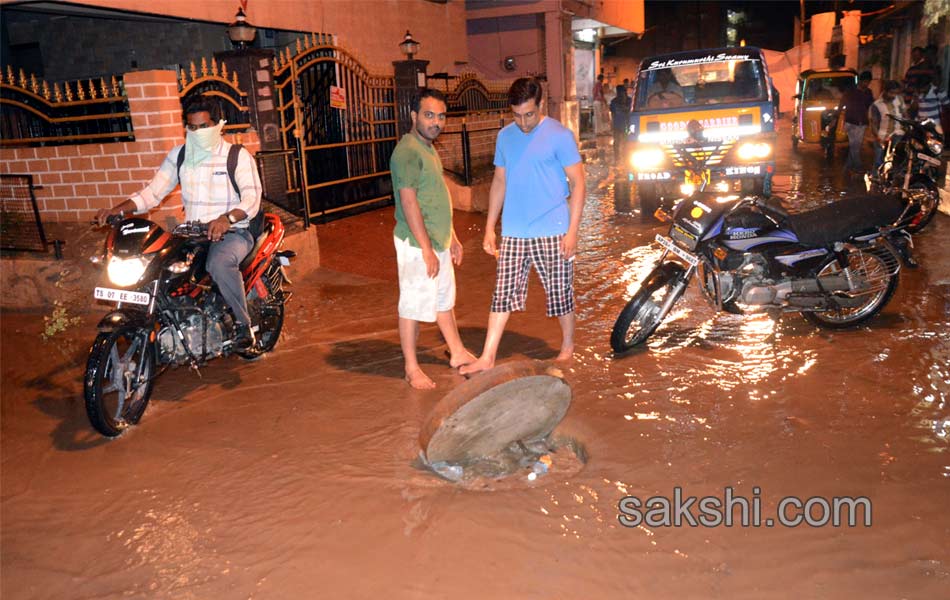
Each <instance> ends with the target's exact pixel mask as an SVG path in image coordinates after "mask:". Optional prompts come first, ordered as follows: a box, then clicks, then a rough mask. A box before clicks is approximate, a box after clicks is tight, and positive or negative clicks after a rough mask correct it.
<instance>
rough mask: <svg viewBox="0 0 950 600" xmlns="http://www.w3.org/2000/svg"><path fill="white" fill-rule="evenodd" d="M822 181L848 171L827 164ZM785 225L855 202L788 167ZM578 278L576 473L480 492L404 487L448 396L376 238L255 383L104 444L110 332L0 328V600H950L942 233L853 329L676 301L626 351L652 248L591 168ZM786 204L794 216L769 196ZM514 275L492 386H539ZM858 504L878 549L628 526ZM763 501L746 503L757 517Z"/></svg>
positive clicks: (532, 303)
mask: <svg viewBox="0 0 950 600" xmlns="http://www.w3.org/2000/svg"><path fill="white" fill-rule="evenodd" d="M839 161H840V159H839ZM783 170H784V172H785V173H787V174H788V175H787V179H786V180H785V181H784V182H781V183H780V185H778V186H777V188H778V191H779V192H780V193H781V194H783V195H786V196H788V197H789V200H788V203H789V204H791V205H794V206H808V205H810V204H817V203H821V202H823V201H825V193H827V192H829V191H831V192H832V193H833V192H834V190H841V189H843V188H844V187H846V186H847V184H848V181H847V179H843V178H842V176H841V175H839V174H837V173H836V172H834V171H833V170H832V169H829V168H823V161H821V160H820V158H819V157H818V153H817V151H815V152H812V153H810V154H809V153H808V152H807V151H806V152H805V153H803V155H802V156H801V157H793V156H791V155H790V154H789V153H785V152H783V153H782V154H781V155H780V164H779V173H780V174H782V173H783ZM588 185H589V188H590V193H589V200H588V205H587V208H586V210H585V219H584V224H583V232H582V233H583V235H582V240H581V244H580V254H579V259H578V266H577V269H578V270H577V294H578V306H579V312H578V318H579V321H578V351H577V355H576V361H575V363H574V365H573V366H572V367H571V368H569V369H567V373H566V376H567V379H568V380H569V381H570V382H571V384H572V386H573V388H574V394H575V397H574V403H573V405H572V407H571V409H570V411H569V413H568V416H567V418H566V419H565V421H564V423H563V424H562V427H561V431H562V432H565V433H567V434H570V435H573V436H575V437H577V438H578V439H580V440H581V441H582V442H583V443H584V444H585V446H586V448H587V451H588V453H589V456H590V459H589V462H588V463H587V465H586V466H585V467H584V469H583V470H581V471H580V472H579V473H578V474H576V475H574V476H573V477H572V478H570V479H561V478H558V477H557V475H556V474H552V475H551V476H549V477H542V478H540V479H538V480H537V481H536V482H534V483H532V484H530V485H527V484H526V485H525V486H524V487H523V488H522V489H515V490H507V491H504V492H486V493H478V492H473V491H465V490H459V489H457V488H455V487H453V486H452V485H451V484H448V483H446V482H443V481H441V480H439V479H436V478H434V477H432V476H430V475H428V474H426V473H423V472H420V471H417V470H415V469H413V468H412V466H411V462H412V460H413V458H415V456H416V454H417V452H418V442H417V436H418V433H419V428H420V425H421V423H422V422H423V420H424V419H425V416H426V414H427V412H428V411H429V409H430V408H431V407H432V406H433V405H434V403H435V402H436V401H437V400H438V398H439V397H440V396H441V394H444V393H446V392H447V391H448V390H449V389H451V388H452V386H454V385H457V384H459V383H460V382H461V381H462V379H461V378H460V377H459V376H458V375H457V374H454V373H453V371H451V370H450V369H449V368H448V365H447V361H446V360H445V359H444V356H443V352H444V350H445V347H444V345H443V344H442V342H441V339H440V338H439V336H438V333H437V331H436V328H435V326H434V325H433V326H431V327H424V328H423V333H422V336H421V339H420V346H421V349H422V352H421V362H422V364H423V368H424V369H426V370H427V372H428V373H429V374H430V376H432V377H433V379H434V380H435V381H436V383H437V384H438V386H439V389H437V390H436V391H434V392H417V391H412V390H410V389H409V388H408V386H407V385H406V384H405V383H404V381H403V380H402V361H401V356H400V352H399V342H398V335H397V331H396V318H395V311H396V301H397V292H396V287H395V272H394V271H395V267H394V258H393V249H392V243H391V215H390V211H389V210H383V211H377V212H374V213H369V214H365V215H361V216H359V217H356V218H353V219H348V220H345V221H340V222H336V223H332V224H329V225H324V226H320V242H321V252H322V257H323V264H324V265H325V267H326V268H325V269H322V270H321V271H319V272H318V273H316V274H315V275H313V276H311V277H308V278H305V279H301V280H298V281H295V284H296V285H295V287H294V289H295V296H294V300H293V302H292V304H291V305H290V306H289V309H288V318H287V323H286V325H285V329H284V331H285V333H284V336H283V338H282V339H281V341H280V343H279V344H278V346H277V349H276V350H275V352H274V353H273V354H271V355H269V356H267V357H266V358H264V359H263V360H260V361H258V362H254V363H244V362H242V361H240V360H237V359H224V360H219V361H215V362H212V363H211V364H209V365H208V366H207V367H205V368H204V369H202V377H201V378H198V377H197V376H195V375H194V374H192V373H190V372H188V371H187V370H184V369H180V370H178V371H173V372H169V373H166V374H165V375H164V376H163V377H162V378H160V379H159V380H158V382H157V384H156V387H155V390H154V393H153V397H152V403H151V405H150V406H149V409H148V411H147V412H146V414H145V416H144V418H143V420H142V423H141V425H140V426H138V427H136V428H133V429H132V430H131V431H129V432H128V433H126V434H125V435H123V436H122V437H121V438H119V439H116V440H112V441H107V440H103V439H102V438H100V437H98V436H97V435H95V434H94V433H93V432H92V430H91V428H90V427H89V426H88V424H87V422H86V420H85V415H84V412H83V408H82V403H81V377H82V364H83V362H84V360H85V356H84V353H85V351H86V348H87V346H88V342H89V341H90V340H91V339H92V336H93V325H94V323H95V320H96V318H97V317H98V313H89V314H87V315H84V319H83V323H82V325H81V326H79V327H77V328H74V329H71V330H70V331H69V332H68V333H67V334H66V335H65V336H60V337H59V338H58V339H57V342H55V343H44V342H42V341H40V338H39V332H40V331H41V328H42V318H41V315H39V314H33V313H14V312H5V313H4V314H3V315H2V368H3V381H2V386H3V387H2V392H3V394H2V423H0V426H2V431H0V433H2V440H0V443H2V465H0V466H2V492H0V494H2V496H0V508H2V515H0V516H2V531H0V543H2V562H0V567H2V590H0V592H2V593H0V595H2V597H3V598H5V599H6V598H9V599H18V598H55V599H62V598H127V597H150V598H153V597H154V598H176V599H178V598H186V599H187V598H318V597H319V598H367V597H374V596H375V597H380V598H414V599H425V598H433V599H434V598H446V597H452V598H459V599H463V598H473V599H474V598H479V599H480V598H686V597H690V598H799V597H809V598H856V597H868V598H937V597H946V594H947V590H948V589H950V544H948V541H947V540H948V539H950V514H948V512H950V511H948V507H950V441H948V438H950V405H948V402H950V243H948V242H947V241H946V238H947V237H948V236H950V218H947V217H946V216H945V215H938V216H937V217H936V219H935V220H934V223H933V224H932V226H931V227H930V228H929V229H928V230H927V232H926V233H924V234H922V235H920V236H918V238H917V250H916V256H917V258H918V260H919V261H920V263H921V265H922V266H921V267H920V268H919V269H917V270H915V271H904V272H903V273H902V274H901V275H902V276H901V283H900V287H899V289H898V291H897V293H896V295H895V296H894V298H893V300H892V301H891V302H890V304H889V305H888V307H887V308H885V310H884V312H883V313H882V314H881V315H879V316H878V317H877V318H876V319H874V320H872V321H871V322H870V323H869V324H867V325H866V326H864V327H860V328H858V329H856V330H848V331H840V332H837V331H836V332H829V331H823V330H819V329H817V328H816V327H814V326H813V325H811V324H809V323H808V322H806V321H805V320H804V319H803V318H801V317H800V316H798V315H796V314H787V315H783V316H782V317H781V318H779V319H777V320H773V319H772V318H770V317H769V316H768V315H747V316H735V315H728V314H715V313H714V312H713V311H712V309H711V308H709V306H708V305H707V304H706V303H705V301H704V300H703V299H702V298H701V296H700V294H699V293H698V291H697V290H696V289H695V287H691V288H690V289H689V290H688V291H687V293H686V296H685V297H684V299H683V300H681V302H680V304H679V305H678V306H677V309H676V311H675V313H674V314H673V316H672V317H671V319H670V321H669V322H668V323H667V324H666V325H665V326H664V327H663V328H662V329H661V330H660V331H659V332H658V334H657V335H656V336H655V337H653V338H651V339H650V341H649V344H648V347H647V348H646V349H644V350H641V351H636V352H633V353H631V354H628V355H625V356H622V357H615V356H613V355H612V353H611V352H610V350H609V344H608V338H609V332H610V328H611V327H612V325H613V321H614V319H615V317H616V315H617V313H618V312H619V310H620V308H621V307H622V306H623V304H624V302H625V300H626V298H627V297H628V295H629V294H630V293H631V291H632V290H633V289H634V288H635V285H636V282H637V281H638V280H639V279H640V278H641V277H642V276H643V275H644V274H645V273H646V272H647V271H648V270H649V268H650V267H651V266H652V260H653V259H654V257H655V256H656V255H657V254H658V251H657V249H656V248H655V247H654V246H650V245H648V242H650V241H651V240H652V238H653V236H654V234H655V233H657V232H658V231H660V230H661V229H660V228H659V227H657V228H654V227H652V226H649V225H644V224H641V223H640V222H639V218H638V216H637V215H635V214H624V213H618V212H616V211H615V210H614V207H613V199H612V190H613V187H612V186H613V175H612V173H611V172H610V169H609V168H608V167H607V166H605V165H603V164H599V163H594V164H591V165H589V166H588ZM782 186H784V187H782ZM483 223H484V221H483V217H482V216H479V215H464V214H459V215H457V229H458V232H459V235H460V237H461V238H462V241H463V244H464V246H465V251H466V257H465V262H464V264H463V265H462V267H461V268H459V269H458V270H457V276H458V281H459V290H460V293H459V300H458V306H457V313H458V318H459V323H460V327H461V331H462V336H463V339H464V340H465V342H466V343H467V345H468V346H469V348H471V349H473V350H477V349H479V348H480V347H481V343H482V341H483V336H484V332H485V323H486V319H487V307H488V304H489V300H490V295H491V288H492V284H493V278H494V264H493V261H492V260H491V259H490V258H489V257H488V256H486V255H485V254H483V253H482V252H481V251H480V250H479V247H480V239H481V235H482V227H483ZM543 313H544V305H543V292H542V290H541V287H540V283H539V282H538V280H537V279H536V278H534V276H532V282H531V288H530V293H529V300H528V311H527V312H526V313H523V314H517V315H515V316H513V317H512V318H511V320H510V321H509V327H508V330H507V332H506V334H505V337H504V339H503V341H502V345H501V350H500V353H499V359H500V360H502V361H506V360H512V359H518V358H539V359H549V358H552V357H553V356H554V355H555V354H556V351H557V350H556V349H557V347H558V342H559V332H558V328H557V325H556V322H554V321H553V320H549V319H546V318H545V317H544V316H543ZM675 487H680V488H682V493H683V495H684V496H697V497H701V496H716V497H719V498H722V497H723V496H724V488H726V487H731V488H733V489H734V490H735V493H736V494H738V495H743V496H745V497H747V498H753V497H756V496H757V497H759V498H761V507H762V508H761V510H762V515H763V518H765V517H774V516H775V511H776V507H777V505H778V503H779V501H780V500H781V499H782V498H783V497H785V496H796V497H798V498H801V499H803V500H805V499H808V498H810V497H813V496H823V497H834V496H850V497H859V496H865V497H867V498H869V499H870V501H871V503H872V506H873V509H872V518H873V521H872V525H871V526H870V527H865V526H863V525H861V526H858V527H854V528H849V527H837V528H835V527H831V526H826V527H808V526H804V525H803V526H800V527H795V528H790V527H782V526H775V527H772V528H768V527H758V528H755V527H739V526H734V527H725V526H719V527H702V526H700V527H689V526H683V527H662V526H648V525H645V524H644V525H640V526H639V527H634V528H627V527H623V526H621V525H620V523H619V522H618V519H617V516H618V508H617V504H618V502H619V500H620V499H621V498H622V497H624V496H627V495H633V496H637V497H639V498H640V499H642V500H645V499H646V498H648V497H650V496H654V495H661V496H668V497H672V495H673V493H674V488H675ZM754 488H757V489H758V490H759V491H758V492H755V489H754Z"/></svg>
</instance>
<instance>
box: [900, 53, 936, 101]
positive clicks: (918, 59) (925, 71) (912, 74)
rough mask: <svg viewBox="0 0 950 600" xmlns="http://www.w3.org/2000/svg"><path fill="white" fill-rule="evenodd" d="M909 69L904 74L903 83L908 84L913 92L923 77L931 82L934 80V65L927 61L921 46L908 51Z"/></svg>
mask: <svg viewBox="0 0 950 600" xmlns="http://www.w3.org/2000/svg"><path fill="white" fill-rule="evenodd" d="M910 62H911V64H910V67H908V69H907V71H906V72H905V73H904V83H905V84H910V86H911V87H912V88H914V89H915V90H916V89H917V88H918V87H920V84H921V81H922V78H923V77H929V78H930V79H931V80H933V79H935V78H936V74H937V73H936V71H935V70H934V65H933V64H931V62H930V61H929V60H928V59H927V53H926V52H925V51H924V48H922V47H921V46H914V47H913V48H912V49H911V51H910Z"/></svg>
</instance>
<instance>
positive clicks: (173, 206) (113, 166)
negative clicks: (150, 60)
mask: <svg viewBox="0 0 950 600" xmlns="http://www.w3.org/2000/svg"><path fill="white" fill-rule="evenodd" d="M124 79H125V90H126V94H127V95H128V98H129V110H130V111H131V113H132V127H133V130H134V132H135V141H134V142H117V143H109V144H80V145H73V146H55V147H44V148H9V149H2V150H0V172H2V173H18V174H29V175H33V182H34V185H41V186H43V187H42V189H39V190H37V191H36V200H37V204H38V205H39V209H40V216H41V218H42V219H43V220H44V221H91V220H92V218H93V216H94V215H95V214H96V211H97V210H98V209H100V208H108V207H112V206H115V205H116V204H118V203H119V202H121V201H122V200H125V199H126V198H128V197H129V195H130V194H132V193H134V192H137V191H138V190H140V189H142V188H143V187H144V186H145V184H147V183H148V182H149V181H150V180H151V178H152V176H153V175H154V174H155V171H157V170H158V167H159V166H160V165H161V163H162V160H164V158H165V155H166V154H168V151H169V150H170V149H171V148H172V147H174V146H175V145H176V144H181V143H183V142H184V129H183V127H182V125H181V103H180V101H179V97H178V84H177V82H176V80H175V72H174V71H138V72H132V73H127V74H126V75H125V77H124ZM227 137H228V138H229V141H232V142H233V141H238V142H241V143H244V144H245V145H246V146H247V148H248V150H250V151H251V153H254V152H255V151H257V150H258V148H259V146H260V144H259V143H258V140H257V134H256V133H253V132H252V133H250V134H243V135H241V134H239V135H236V136H227ZM159 212H161V213H171V214H180V213H181V196H180V194H179V192H178V191H177V190H176V191H175V192H173V193H172V194H171V195H170V196H169V198H168V199H166V200H165V202H164V203H163V204H162V206H161V208H160V211H159Z"/></svg>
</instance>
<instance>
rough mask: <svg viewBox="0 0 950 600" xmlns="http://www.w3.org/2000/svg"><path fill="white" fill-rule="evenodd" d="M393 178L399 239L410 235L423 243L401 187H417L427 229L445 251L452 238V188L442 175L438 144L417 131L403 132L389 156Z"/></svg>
mask: <svg viewBox="0 0 950 600" xmlns="http://www.w3.org/2000/svg"><path fill="white" fill-rule="evenodd" d="M389 170H390V171H391V172H392V178H393V194H394V196H395V198H396V228H395V230H394V231H393V234H394V235H395V236H396V237H398V238H399V239H402V240H405V239H408V240H409V243H410V244H412V245H413V246H415V247H416V248H419V247H421V246H420V245H419V242H418V241H417V240H416V238H415V236H414V235H412V231H410V230H409V225H408V223H406V215H405V213H404V212H403V210H402V202H400V199H399V190H401V189H405V188H412V189H414V190H416V199H417V200H418V201H419V208H420V210H421V211H422V220H423V222H424V223H425V227H426V233H428V234H429V240H430V241H431V242H432V247H433V248H434V249H435V250H438V251H442V250H445V249H447V248H448V247H449V245H450V244H451V241H452V199H451V198H450V197H449V188H447V187H446V185H445V180H444V179H443V178H442V161H441V160H439V155H438V153H437V152H436V151H435V148H433V147H432V146H430V145H428V144H424V143H423V142H421V141H419V138H418V137H416V136H415V134H413V133H407V134H406V135H404V136H402V139H401V140H399V143H398V144H396V149H395V150H393V155H392V157H391V158H390V159H389Z"/></svg>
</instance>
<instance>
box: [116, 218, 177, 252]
mask: <svg viewBox="0 0 950 600" xmlns="http://www.w3.org/2000/svg"><path fill="white" fill-rule="evenodd" d="M168 237H169V236H168V234H167V233H165V230H164V229H162V228H161V227H159V226H158V225H156V224H155V223H153V222H151V221H149V220H148V219H138V218H135V219H126V220H125V221H123V222H122V224H121V225H119V228H118V229H117V230H116V233H115V236H114V237H111V241H112V248H111V250H112V253H113V254H116V255H118V256H132V255H135V254H148V253H150V252H155V251H157V250H160V249H161V248H162V247H163V246H164V245H165V243H166V241H167V239H168Z"/></svg>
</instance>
